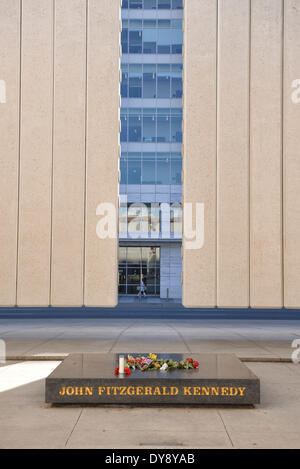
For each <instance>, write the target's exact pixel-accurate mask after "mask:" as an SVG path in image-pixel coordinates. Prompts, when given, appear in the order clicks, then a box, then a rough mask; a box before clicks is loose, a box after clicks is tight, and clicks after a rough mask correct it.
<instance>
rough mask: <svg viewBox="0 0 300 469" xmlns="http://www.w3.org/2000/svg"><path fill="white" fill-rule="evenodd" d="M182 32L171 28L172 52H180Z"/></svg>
mask: <svg viewBox="0 0 300 469" xmlns="http://www.w3.org/2000/svg"><path fill="white" fill-rule="evenodd" d="M182 43H183V33H182V30H180V29H172V54H181V53H182Z"/></svg>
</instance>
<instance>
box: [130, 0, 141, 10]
mask: <svg viewBox="0 0 300 469" xmlns="http://www.w3.org/2000/svg"><path fill="white" fill-rule="evenodd" d="M129 8H134V9H142V8H143V0H129Z"/></svg>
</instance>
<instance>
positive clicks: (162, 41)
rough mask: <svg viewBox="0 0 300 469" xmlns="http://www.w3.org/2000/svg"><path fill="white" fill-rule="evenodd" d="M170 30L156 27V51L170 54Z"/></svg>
mask: <svg viewBox="0 0 300 469" xmlns="http://www.w3.org/2000/svg"><path fill="white" fill-rule="evenodd" d="M170 34H171V30H170V29H165V28H158V30H157V53H158V54H170V52H171V37H170Z"/></svg>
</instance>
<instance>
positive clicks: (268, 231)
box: [250, 0, 283, 308]
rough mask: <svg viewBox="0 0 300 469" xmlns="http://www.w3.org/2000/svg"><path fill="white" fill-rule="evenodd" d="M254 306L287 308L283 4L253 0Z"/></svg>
mask: <svg viewBox="0 0 300 469" xmlns="http://www.w3.org/2000/svg"><path fill="white" fill-rule="evenodd" d="M251 4H252V18H251V33H252V35H251V36H252V37H251V90H250V91H251V108H250V115H251V118H250V184H251V188H250V191H251V196H250V304H251V306H252V307H262V308H264V307H265V308H268V307H282V305H283V282H282V180H281V178H282V33H283V29H282V22H283V1H282V0H252V2H251Z"/></svg>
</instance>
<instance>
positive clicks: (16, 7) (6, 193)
mask: <svg viewBox="0 0 300 469" xmlns="http://www.w3.org/2000/svg"><path fill="white" fill-rule="evenodd" d="M182 77H183V78H182ZM299 128H300V3H299V0H185V1H184V3H182V2H181V1H180V0H128V1H127V0H123V5H121V2H120V0H0V135H1V142H0V214H1V224H0V259H1V262H0V306H2V307H6V306H12V307H13V306H16V305H17V306H41V307H47V306H49V305H51V306H58V307H59V306H72V307H80V306H83V305H85V306H95V307H101V306H114V305H116V304H117V302H118V297H119V295H121V296H122V297H127V298H132V299H133V298H134V297H135V296H136V295H137V294H138V292H139V290H138V288H139V283H140V281H141V279H142V280H143V281H144V283H145V284H146V287H147V290H146V291H147V295H148V296H150V297H151V296H154V297H160V298H169V299H171V298H172V299H175V300H177V301H180V299H181V297H182V302H183V304H184V305H185V306H188V307H205V308H207V307H208V308H210V307H227V308H234V307H239V308H248V307H252V308H271V307H272V308H283V307H286V308H299V307H300V289H299V284H300V158H299V148H300V132H299ZM182 214H183V220H182V216H181V215H182ZM181 273H182V275H181ZM181 281H182V285H181Z"/></svg>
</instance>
